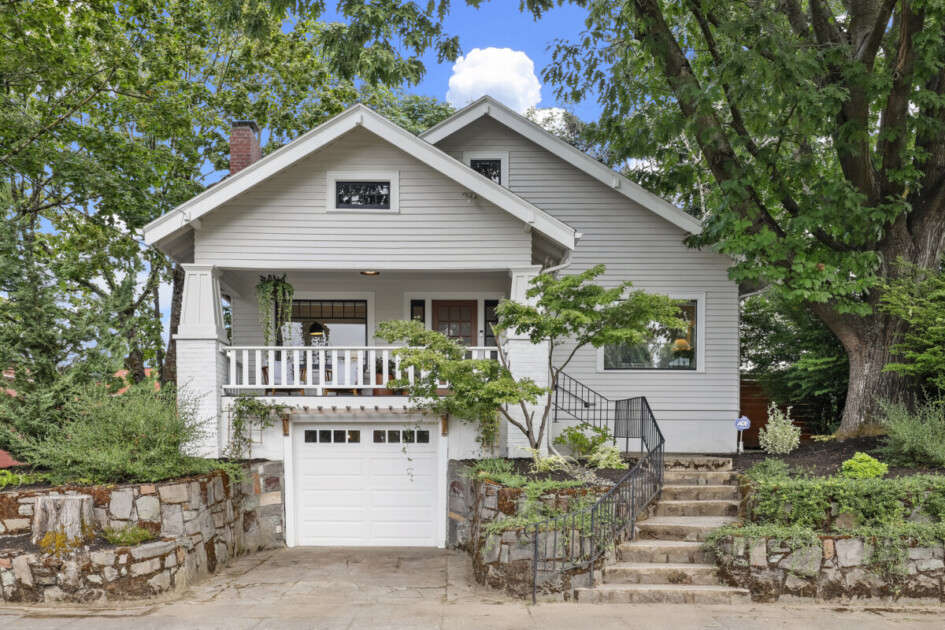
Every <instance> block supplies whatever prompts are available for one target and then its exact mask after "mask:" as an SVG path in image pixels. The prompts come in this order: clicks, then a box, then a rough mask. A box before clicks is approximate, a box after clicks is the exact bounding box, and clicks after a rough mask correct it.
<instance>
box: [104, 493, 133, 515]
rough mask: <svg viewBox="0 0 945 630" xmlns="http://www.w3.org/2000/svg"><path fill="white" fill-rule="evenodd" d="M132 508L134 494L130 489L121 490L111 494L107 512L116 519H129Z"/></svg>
mask: <svg viewBox="0 0 945 630" xmlns="http://www.w3.org/2000/svg"><path fill="white" fill-rule="evenodd" d="M133 507H134V492H133V491H132V489H131V488H122V489H121V490H115V491H113V492H112V497H111V501H109V504H108V510H109V511H110V512H111V514H112V516H114V517H115V518H117V519H122V520H126V521H127V520H129V519H131V510H132V508H133Z"/></svg>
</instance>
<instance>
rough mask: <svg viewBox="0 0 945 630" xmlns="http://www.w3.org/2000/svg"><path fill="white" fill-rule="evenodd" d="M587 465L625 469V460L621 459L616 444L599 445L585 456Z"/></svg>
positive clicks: (589, 466) (621, 456)
mask: <svg viewBox="0 0 945 630" xmlns="http://www.w3.org/2000/svg"><path fill="white" fill-rule="evenodd" d="M587 467H588V468H595V469H596V468H618V469H626V468H627V462H625V461H624V460H623V455H621V454H620V449H619V448H617V447H616V446H599V447H598V448H596V449H594V452H593V453H591V455H590V457H588V458H587Z"/></svg>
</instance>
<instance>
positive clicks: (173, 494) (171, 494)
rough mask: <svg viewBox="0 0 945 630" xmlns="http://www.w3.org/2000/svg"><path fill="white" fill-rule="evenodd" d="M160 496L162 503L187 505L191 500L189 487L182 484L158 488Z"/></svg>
mask: <svg viewBox="0 0 945 630" xmlns="http://www.w3.org/2000/svg"><path fill="white" fill-rule="evenodd" d="M158 494H160V496H161V502H162V503H186V502H187V501H188V500H189V499H190V493H188V492H187V486H186V485H185V484H182V483H180V484H175V485H172V486H161V487H160V488H158Z"/></svg>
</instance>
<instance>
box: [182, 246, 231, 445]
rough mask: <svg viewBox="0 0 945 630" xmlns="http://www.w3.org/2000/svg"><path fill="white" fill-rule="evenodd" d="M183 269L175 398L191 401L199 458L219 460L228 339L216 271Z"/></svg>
mask: <svg viewBox="0 0 945 630" xmlns="http://www.w3.org/2000/svg"><path fill="white" fill-rule="evenodd" d="M182 267H183V268H184V296H183V303H182V304H181V314H180V325H179V326H178V328H177V334H176V335H174V340H175V343H176V344H177V388H178V397H179V400H183V399H187V400H189V401H191V403H192V405H193V406H194V407H195V408H196V411H197V417H198V418H199V419H200V421H201V422H202V423H203V426H204V429H205V436H204V439H203V443H202V444H201V446H200V449H199V455H200V456H201V457H220V456H221V454H222V452H223V448H224V446H225V439H226V435H225V431H223V429H222V427H223V422H222V416H221V411H222V386H223V383H224V382H225V379H226V375H227V367H228V366H227V361H226V356H225V355H224V354H223V352H222V349H221V345H223V344H226V343H227V340H226V329H225V328H224V327H223V303H222V300H221V298H220V270H219V269H217V268H216V267H214V266H213V265H195V264H184V265H182Z"/></svg>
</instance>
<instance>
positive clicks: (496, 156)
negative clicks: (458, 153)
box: [463, 151, 509, 188]
mask: <svg viewBox="0 0 945 630" xmlns="http://www.w3.org/2000/svg"><path fill="white" fill-rule="evenodd" d="M472 160H499V161H500V162H501V165H500V166H499V177H500V178H501V179H502V181H501V182H499V185H500V186H503V187H505V188H509V152H508V151H463V164H465V165H466V166H468V167H469V168H472Z"/></svg>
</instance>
